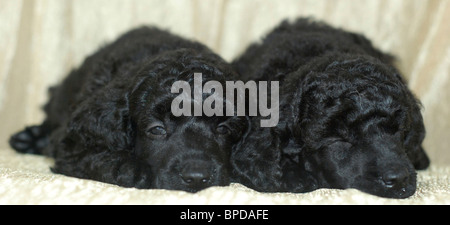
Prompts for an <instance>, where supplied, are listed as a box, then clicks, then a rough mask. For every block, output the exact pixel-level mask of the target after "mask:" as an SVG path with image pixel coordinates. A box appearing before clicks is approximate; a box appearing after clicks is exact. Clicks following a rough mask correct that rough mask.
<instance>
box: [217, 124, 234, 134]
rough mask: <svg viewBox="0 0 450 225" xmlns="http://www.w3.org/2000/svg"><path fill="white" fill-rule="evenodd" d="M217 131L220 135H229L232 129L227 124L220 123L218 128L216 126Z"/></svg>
mask: <svg viewBox="0 0 450 225" xmlns="http://www.w3.org/2000/svg"><path fill="white" fill-rule="evenodd" d="M216 132H217V133H218V134H220V135H227V134H229V133H230V132H231V131H230V128H228V127H227V126H225V125H223V124H219V126H217V128H216Z"/></svg>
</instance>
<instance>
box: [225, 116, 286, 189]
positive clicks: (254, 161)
mask: <svg viewBox="0 0 450 225" xmlns="http://www.w3.org/2000/svg"><path fill="white" fill-rule="evenodd" d="M256 118H259V117H255V118H253V119H252V122H251V128H250V129H251V130H250V131H249V132H247V135H246V136H245V138H244V140H242V142H241V143H240V144H239V145H237V146H236V147H235V148H233V151H232V154H231V165H232V169H233V173H232V179H233V182H238V183H241V184H243V185H245V186H247V187H249V188H252V189H255V190H257V191H276V190H279V188H280V180H281V175H282V173H281V167H280V158H281V154H280V148H279V141H278V140H277V136H276V135H274V134H273V133H272V132H273V129H272V128H268V127H260V126H259V119H256Z"/></svg>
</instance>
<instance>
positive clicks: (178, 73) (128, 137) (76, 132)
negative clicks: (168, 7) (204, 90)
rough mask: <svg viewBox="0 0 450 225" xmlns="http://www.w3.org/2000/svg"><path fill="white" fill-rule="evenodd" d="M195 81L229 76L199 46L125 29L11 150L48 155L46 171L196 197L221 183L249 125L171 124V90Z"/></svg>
mask: <svg viewBox="0 0 450 225" xmlns="http://www.w3.org/2000/svg"><path fill="white" fill-rule="evenodd" d="M194 73H202V76H203V82H206V81H208V80H215V81H218V82H220V83H222V84H224V83H225V81H226V80H233V79H235V76H236V74H235V73H234V72H233V70H232V68H231V66H230V65H228V64H226V63H225V62H224V61H223V60H222V59H221V58H220V57H219V56H217V55H216V54H214V53H212V52H211V51H210V50H209V49H208V48H207V47H205V46H204V45H202V44H199V43H196V42H192V41H188V40H185V39H182V38H180V37H178V36H175V35H172V34H170V33H168V32H165V31H162V30H159V29H156V28H148V27H143V28H139V29H136V30H132V31H130V32H128V33H126V34H125V35H123V36H122V37H120V38H119V39H118V40H117V41H115V42H114V43H112V44H109V45H107V46H106V47H104V48H102V49H100V50H99V51H97V52H96V53H95V54H93V55H92V56H90V57H88V58H87V59H86V60H85V62H84V63H83V64H82V65H81V67H80V68H79V69H76V70H74V71H72V72H71V73H70V74H69V76H68V77H67V78H66V79H65V80H64V81H63V82H62V84H61V85H59V86H57V87H54V88H51V89H50V93H51V96H50V101H49V102H48V104H47V105H46V106H45V112H46V114H47V117H46V119H45V121H44V122H43V124H42V125H40V126H34V127H28V128H26V129H25V130H23V131H21V132H19V133H17V134H15V135H13V136H12V137H11V139H10V144H11V146H12V147H13V148H15V149H16V150H17V151H19V152H24V153H35V154H44V155H47V156H51V157H54V158H55V165H54V167H53V168H52V171H53V172H56V173H60V174H65V175H68V176H74V177H79V178H86V179H93V180H98V181H102V182H107V183H112V184H117V185H121V186H125V187H136V188H164V189H176V190H186V191H190V192H196V191H199V190H201V189H203V188H206V187H209V186H214V185H222V186H223V185H228V184H229V182H230V178H229V173H230V171H229V170H230V162H229V158H230V154H231V148H233V147H234V146H235V145H236V144H237V143H238V142H239V141H240V140H241V138H242V137H243V136H244V135H245V132H246V131H247V127H248V122H249V121H248V119H247V118H245V117H236V116H229V117H226V116H223V117H206V116H199V117H194V116H180V117H175V116H174V115H173V114H172V112H171V103H172V100H173V99H174V98H175V97H176V96H178V94H175V93H172V92H171V86H172V85H173V83H174V82H175V81H182V80H183V81H187V82H189V84H190V85H191V86H192V85H193V79H194ZM203 97H207V95H204V96H203Z"/></svg>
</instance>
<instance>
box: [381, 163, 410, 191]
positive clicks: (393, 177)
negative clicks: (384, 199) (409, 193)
mask: <svg viewBox="0 0 450 225" xmlns="http://www.w3.org/2000/svg"><path fill="white" fill-rule="evenodd" d="M381 178H382V180H383V182H384V185H385V186H386V187H387V188H391V187H394V186H396V187H403V186H405V185H406V184H407V183H408V179H409V177H408V171H407V170H406V169H403V168H396V169H390V170H388V171H386V172H385V173H384V174H383V175H382V177H381Z"/></svg>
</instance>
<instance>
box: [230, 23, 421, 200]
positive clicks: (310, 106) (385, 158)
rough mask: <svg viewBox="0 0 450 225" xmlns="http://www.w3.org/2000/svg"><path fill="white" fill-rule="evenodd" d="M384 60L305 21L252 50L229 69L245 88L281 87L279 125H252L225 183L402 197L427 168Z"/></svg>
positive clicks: (413, 118)
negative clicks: (255, 84) (248, 83)
mask: <svg viewBox="0 0 450 225" xmlns="http://www.w3.org/2000/svg"><path fill="white" fill-rule="evenodd" d="M392 61H393V57H391V56H389V55H387V54H384V53H382V52H380V51H379V50H377V49H375V48H374V47H373V46H372V44H371V42H370V41H369V40H367V39H366V38H365V37H363V36H361V35H359V34H355V33H350V32H346V31H343V30H340V29H334V28H332V27H330V26H328V25H326V24H323V23H320V22H315V21H312V20H309V19H299V20H297V21H295V22H293V23H289V22H287V21H284V22H283V23H282V24H281V25H279V26H278V27H277V28H275V29H274V30H273V31H272V32H271V33H269V34H268V35H267V36H266V37H265V39H264V40H263V41H262V43H255V44H253V45H251V46H250V47H249V48H248V49H247V50H246V52H245V53H244V54H243V55H242V56H240V57H239V58H238V59H236V60H235V61H234V62H233V66H234V67H235V69H236V70H237V71H238V72H239V73H240V74H241V75H242V77H244V78H245V79H246V80H268V81H273V80H277V81H280V92H281V93H280V123H279V124H278V126H277V127H275V128H258V127H255V126H253V128H252V131H251V133H250V134H249V136H248V137H247V141H246V142H245V143H244V144H243V145H241V148H240V149H238V150H237V151H235V152H233V160H232V161H233V162H234V164H233V166H234V167H235V168H236V169H235V170H234V174H233V175H234V179H235V180H236V181H237V182H241V183H243V184H245V185H247V186H249V187H252V188H254V189H257V190H260V191H292V192H307V191H312V190H315V189H318V188H340V189H345V188H356V189H359V190H362V191H364V192H367V193H371V194H374V195H378V196H384V197H391V198H406V197H408V196H411V195H412V194H413V193H414V192H415V190H416V173H415V169H425V168H427V167H428V165H429V160H428V157H427V156H426V154H425V152H424V151H423V149H422V147H421V143H422V141H423V139H424V136H425V128H424V125H423V120H422V115H421V113H420V104H419V102H418V100H416V98H415V97H414V96H413V94H412V93H411V91H409V90H408V87H407V86H406V84H405V82H404V80H403V78H402V77H401V76H400V74H399V72H398V71H397V70H396V69H395V68H394V66H393V65H392ZM254 120H259V119H258V118H254ZM253 123H255V122H253ZM248 168H251V169H248Z"/></svg>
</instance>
